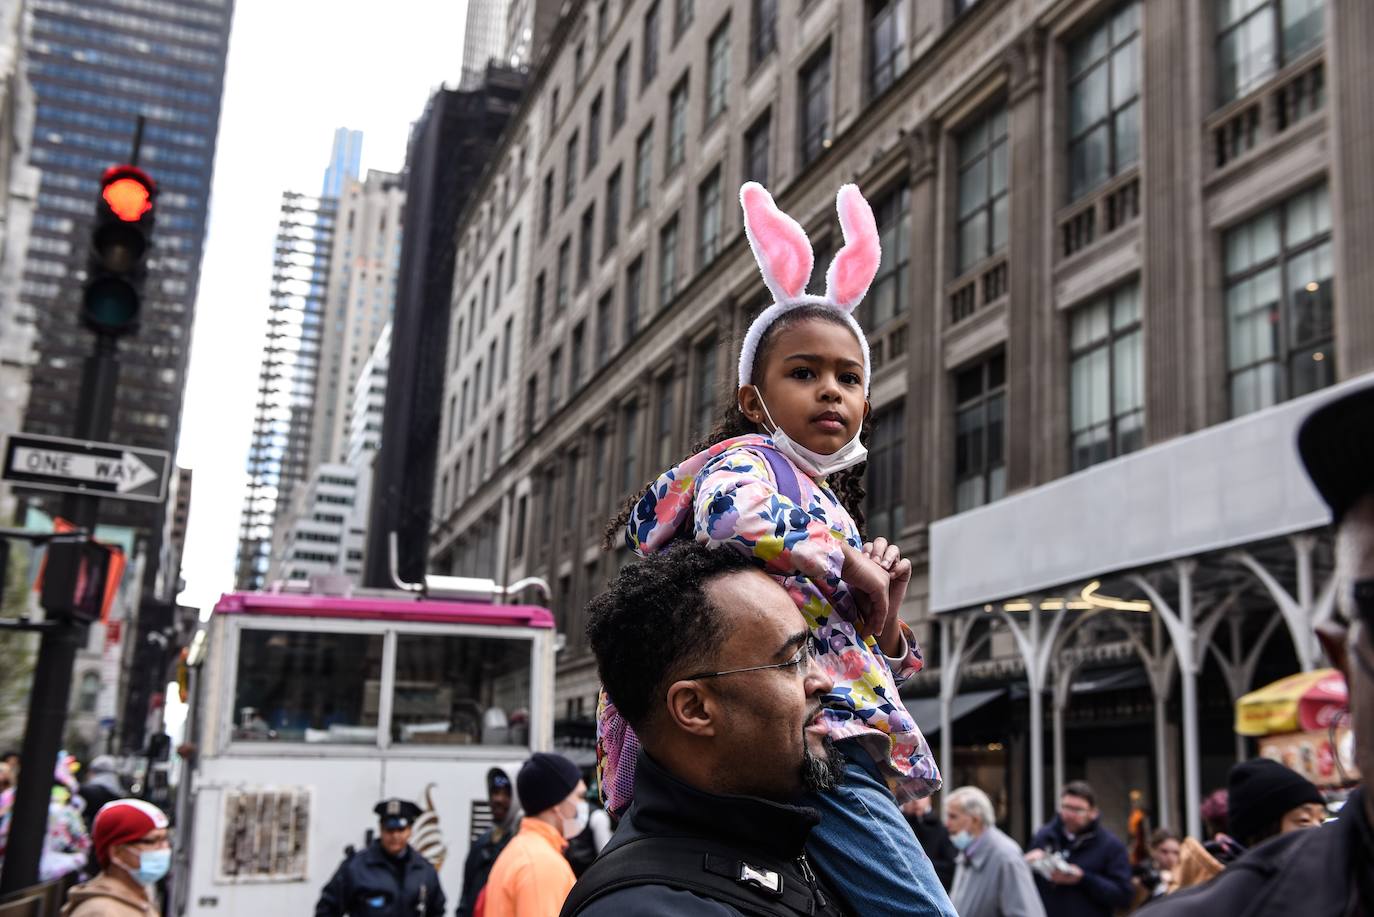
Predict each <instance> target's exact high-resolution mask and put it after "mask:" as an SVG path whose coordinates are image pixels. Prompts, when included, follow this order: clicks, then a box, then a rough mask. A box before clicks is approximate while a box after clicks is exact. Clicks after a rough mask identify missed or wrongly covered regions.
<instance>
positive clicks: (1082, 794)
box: [1059, 780, 1097, 808]
mask: <svg viewBox="0 0 1374 917" xmlns="http://www.w3.org/2000/svg"><path fill="white" fill-rule="evenodd" d="M1065 796H1077V797H1078V798H1079V799H1085V800H1087V802H1088V805H1090V806H1092V807H1094V808H1096V807H1097V794H1096V793H1094V792H1093V788H1092V787H1091V786H1090V785H1089V784H1088V781H1086V780H1070V781H1069V782H1068V783H1066V784H1064V789H1063V790H1061V791H1060V793H1059V798H1060V799H1063V798H1064V797H1065Z"/></svg>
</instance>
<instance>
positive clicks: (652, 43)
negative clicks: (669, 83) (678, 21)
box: [639, 0, 662, 92]
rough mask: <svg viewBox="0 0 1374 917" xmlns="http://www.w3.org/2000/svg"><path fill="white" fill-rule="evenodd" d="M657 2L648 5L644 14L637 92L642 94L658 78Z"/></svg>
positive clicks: (658, 30)
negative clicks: (642, 44)
mask: <svg viewBox="0 0 1374 917" xmlns="http://www.w3.org/2000/svg"><path fill="white" fill-rule="evenodd" d="M660 31H662V30H661V29H660V28H659V22H658V0H654V2H653V3H651V4H649V9H648V11H647V12H645V14H644V46H643V54H642V55H641V57H640V59H639V91H640V92H643V91H644V90H645V89H647V88H648V87H649V84H650V83H652V82H653V81H654V77H656V76H658V34H659V32H660Z"/></svg>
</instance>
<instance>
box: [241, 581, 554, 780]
mask: <svg viewBox="0 0 1374 917" xmlns="http://www.w3.org/2000/svg"><path fill="white" fill-rule="evenodd" d="M215 611H216V613H217V614H220V615H223V616H224V617H223V618H221V621H222V622H223V623H224V624H225V625H226V626H225V627H224V631H223V632H224V636H225V637H226V638H227V639H225V640H224V641H223V647H224V651H225V652H226V653H227V654H228V657H227V658H225V660H224V662H225V666H224V668H225V670H226V671H227V672H230V673H232V678H231V679H230V683H229V684H227V685H225V686H224V692H225V693H224V695H223V698H224V700H225V701H227V702H228V704H227V706H228V709H226V710H225V711H224V715H223V716H222V717H221V718H220V720H219V722H220V724H221V727H222V729H223V732H222V735H221V740H222V741H223V742H224V743H225V746H226V750H227V751H229V752H230V753H231V754H232V753H235V752H239V751H245V752H253V753H257V752H259V751H260V750H261V749H262V747H263V746H264V745H270V746H273V747H275V748H277V749H280V750H281V751H282V752H283V753H287V754H290V753H293V752H296V751H306V750H308V751H309V752H311V753H325V754H328V753H331V749H339V750H340V751H341V752H342V750H343V749H346V748H350V747H351V748H353V749H355V750H358V751H361V750H363V749H368V750H369V751H375V750H377V749H381V750H384V751H385V750H391V751H393V752H396V753H403V754H423V753H424V752H425V750H426V749H431V750H443V751H445V752H446V753H447V754H450V755H451V754H453V753H454V752H455V751H459V750H460V749H468V750H471V751H472V752H473V753H475V754H479V753H481V752H483V751H492V752H500V753H503V754H505V753H509V752H511V751H512V750H517V749H520V750H528V749H530V748H532V747H534V746H533V743H534V742H535V741H537V739H538V736H537V735H536V733H537V731H538V730H537V728H536V726H535V724H540V723H545V722H548V717H549V716H550V713H551V711H548V710H545V709H542V708H543V707H544V706H545V702H544V694H546V693H547V690H546V689H547V688H548V686H547V685H545V684H543V682H544V681H545V680H547V679H548V678H549V677H551V672H552V653H553V641H552V637H553V630H552V627H553V620H552V616H551V615H550V614H549V612H548V611H547V610H546V609H544V608H539V607H534V606H512V605H484V604H469V603H463V602H446V601H428V600H416V599H402V598H395V597H387V598H367V597H347V598H345V597H335V596H303V595H289V594H282V595H273V594H267V595H262V594H234V595H229V596H225V598H224V599H223V600H221V602H220V604H219V605H218V606H217V607H216V609H215ZM345 753H346V752H345Z"/></svg>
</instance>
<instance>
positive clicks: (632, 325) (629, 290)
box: [625, 255, 644, 344]
mask: <svg viewBox="0 0 1374 917" xmlns="http://www.w3.org/2000/svg"><path fill="white" fill-rule="evenodd" d="M643 301H644V256H643V255H641V256H640V257H638V258H636V259H635V260H634V261H631V262H630V266H629V267H627V268H626V269H625V343H626V344H628V343H630V342H631V341H632V340H634V337H635V332H637V331H638V330H639V313H640V310H641V308H642V305H643Z"/></svg>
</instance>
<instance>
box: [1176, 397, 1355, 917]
mask: <svg viewBox="0 0 1374 917" xmlns="http://www.w3.org/2000/svg"><path fill="white" fill-rule="evenodd" d="M1298 452H1299V454H1300V455H1301V456H1302V461H1303V465H1304V466H1306V468H1307V473H1308V475H1309V476H1310V477H1311V478H1312V483H1313V485H1315V487H1316V488H1317V492H1318V493H1319V494H1321V497H1322V500H1324V501H1325V502H1326V505H1327V506H1328V507H1330V508H1331V518H1332V522H1333V523H1334V525H1335V527H1336V572H1335V576H1336V577H1337V593H1336V594H1337V608H1338V614H1339V617H1340V620H1339V621H1337V622H1333V623H1331V624H1326V625H1321V626H1320V627H1319V628H1318V632H1317V635H1318V637H1320V638H1321V642H1322V646H1323V648H1324V649H1325V650H1326V654H1327V656H1329V657H1330V658H1331V663H1332V665H1334V666H1335V667H1336V668H1338V669H1340V670H1341V671H1342V672H1343V673H1344V674H1345V677H1346V681H1347V682H1348V683H1349V685H1350V719H1351V726H1352V731H1353V732H1354V734H1355V765H1356V767H1357V768H1358V770H1359V771H1360V774H1361V777H1362V779H1363V781H1364V782H1363V784H1362V785H1361V787H1360V788H1359V789H1357V790H1355V792H1353V793H1351V794H1350V796H1349V797H1348V798H1347V799H1346V802H1345V805H1344V806H1343V807H1342V808H1341V812H1340V816H1339V817H1338V818H1337V819H1336V820H1335V821H1331V822H1327V823H1326V824H1324V825H1322V826H1321V827H1319V828H1312V829H1310V830H1307V831H1293V832H1290V833H1288V834H1283V835H1280V836H1279V837H1277V838H1274V839H1273V840H1271V841H1269V842H1267V843H1264V844H1261V845H1260V846H1258V847H1256V848H1254V849H1253V850H1251V851H1250V852H1249V853H1247V854H1246V855H1245V856H1243V857H1241V858H1240V859H1238V860H1236V861H1234V862H1233V863H1231V865H1230V866H1228V867H1227V868H1226V870H1225V872H1223V873H1221V875H1219V876H1218V877H1217V878H1216V879H1214V880H1212V881H1211V882H1209V883H1208V884H1206V885H1202V886H1199V887H1197V888H1195V889H1190V890H1189V891H1186V892H1179V893H1178V894H1176V895H1172V896H1170V897H1168V898H1165V899H1163V900H1162V901H1160V902H1159V903H1158V904H1155V905H1151V908H1150V910H1151V912H1152V913H1155V912H1158V914H1159V915H1160V917H1164V915H1174V917H1191V915H1197V917H1217V915H1220V914H1246V915H1253V917H1270V915H1273V917H1278V915H1285V917H1287V915H1292V914H1331V915H1340V917H1348V915H1359V914H1374V795H1372V794H1371V793H1370V791H1369V790H1370V787H1369V781H1370V779H1371V776H1374V385H1366V386H1362V387H1360V388H1356V389H1355V390H1354V391H1351V392H1349V393H1347V394H1344V395H1341V396H1340V397H1337V398H1335V399H1332V400H1331V401H1328V402H1327V403H1326V404H1324V405H1322V406H1321V407H1319V408H1318V409H1317V410H1315V411H1313V412H1312V414H1311V415H1310V416H1309V417H1308V418H1307V420H1306V421H1304V423H1303V425H1302V428H1301V429H1300V430H1299V431H1298Z"/></svg>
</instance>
